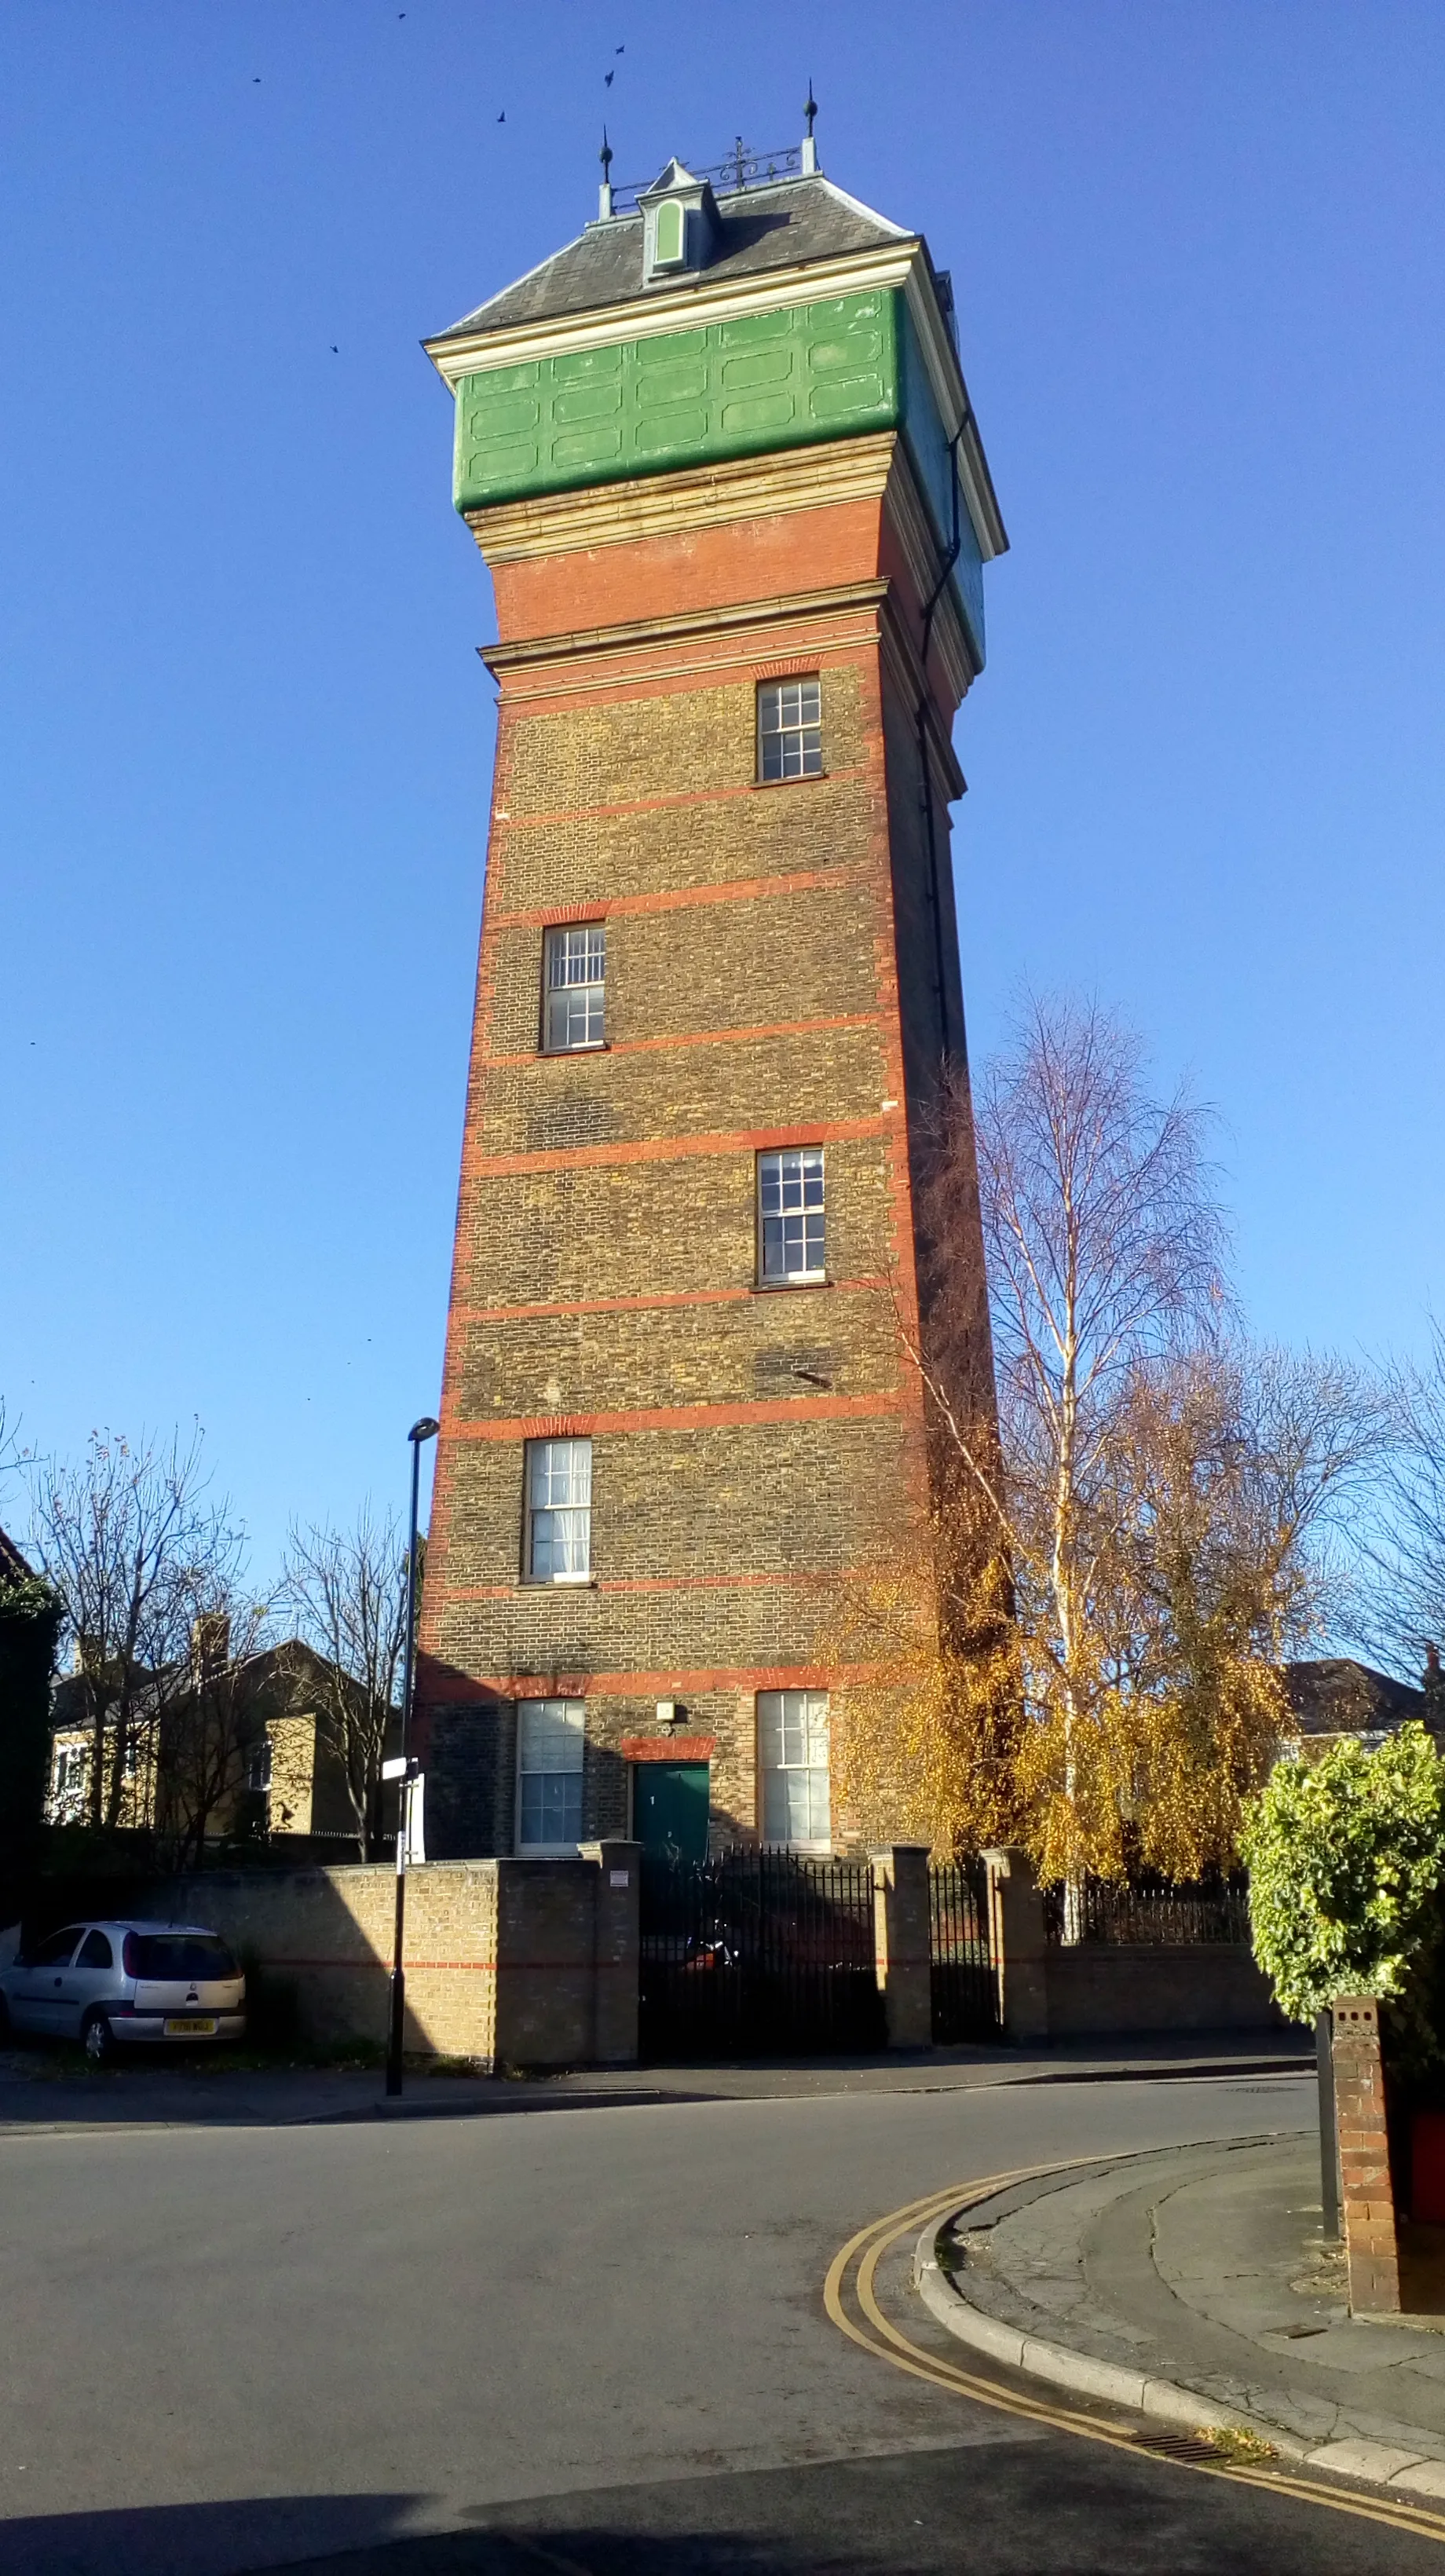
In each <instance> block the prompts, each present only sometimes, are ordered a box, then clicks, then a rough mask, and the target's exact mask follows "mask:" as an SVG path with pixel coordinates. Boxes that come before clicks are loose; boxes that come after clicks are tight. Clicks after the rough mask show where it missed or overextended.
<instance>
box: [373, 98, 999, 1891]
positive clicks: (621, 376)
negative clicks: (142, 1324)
mask: <svg viewBox="0 0 1445 2576" xmlns="http://www.w3.org/2000/svg"><path fill="white" fill-rule="evenodd" d="M777 158H778V159H779V160H780V161H781V162H782V163H783V166H784V168H785V171H786V173H787V175H784V176H782V177H778V176H777V175H776V168H775V166H774V165H770V169H769V173H768V175H767V176H765V177H764V176H760V175H759V174H758V173H757V171H756V168H755V166H754V167H750V166H749V165H748V164H747V163H745V162H744V161H742V160H739V162H738V164H737V165H736V167H735V168H734V169H732V170H730V171H728V172H727V173H725V174H723V173H716V172H715V173H713V174H712V176H711V179H709V178H707V177H701V178H700V177H697V176H695V175H694V174H693V173H692V172H690V171H688V170H686V169H684V168H683V166H682V165H681V163H679V162H677V161H671V162H669V163H668V165H667V167H666V169H665V170H664V171H663V172H662V174H661V176H660V178H659V179H658V180H657V181H656V182H655V184H654V185H653V186H651V187H650V188H646V189H643V190H641V191H639V192H638V194H637V195H636V198H635V200H630V201H628V202H627V204H626V206H625V207H624V205H623V204H622V203H621V202H619V201H617V200H615V199H614V194H613V191H612V189H611V188H610V186H608V185H607V184H606V181H605V178H604V184H603V188H602V191H601V205H600V211H599V215H598V219H597V221H596V222H594V223H590V224H588V226H587V228H586V230H585V231H584V232H583V233H582V234H581V236H580V237H579V239H577V240H576V241H573V242H571V243H569V245H568V246H567V248H566V249H564V250H562V251H559V252H558V253H557V255H556V256H555V257H554V258H552V259H549V260H547V261H545V262H544V263H543V265H542V266H541V267H540V268H538V269H535V270H533V271H532V273H531V274H530V275H529V276H527V277H525V278H523V279H522V280H521V281H520V282H519V283H518V284H517V285H515V286H512V287H508V288H507V289H506V290H505V291H504V292H503V293H501V294H499V295H496V296H494V297H493V298H492V300H491V301H490V302H489V303H487V304H484V305H482V306H481V307H480V309H479V310H478V311H477V312H475V313H472V314H469V315H468V316H467V318H466V320H465V321H462V322H459V323H457V324H456V325H455V327H454V328H453V329H451V330H449V331H444V332H442V333H441V334H440V335H439V336H438V337H437V338H436V339H434V340H431V341H429V342H428V343H427V347H428V351H429V354H430V356H431V357H432V359H433V361H434V362H435V364H436V366H437V367H438V369H439V370H440V372H441V374H442V376H443V377H444V378H445V380H446V382H447V384H448V385H449V386H450V387H451V388H452V390H453V392H454V394H455V397H456V506H457V508H458V510H459V511H460V512H461V514H462V516H463V517H464V518H465V520H466V522H467V525H468V526H469V527H470V529H471V530H472V533H473V535H474V536H475V538H476V541H477V544H478V546H479V548H480V549H481V552H482V555H483V556H484V558H485V560H486V562H487V564H488V566H489V568H490V570H491V574H492V579H493V582H494V585H495V590H496V603H497V624H498V628H499V632H500V641H499V642H498V643H497V645H496V646H495V647H493V648H492V649H490V650H489V651H487V652H486V654H485V657H484V658H485V659H486V661H487V664H488V667H489V668H490V670H491V671H492V673H493V674H494V676H495V679H496V682H497V686H498V691H499V706H498V729H497V750H496V769H495V777H494V784H493V796H492V809H491V826H490V836H489V841H488V856H487V878H486V902H485V913H484V921H483V928H482V943H481V964H480V970H479V976H478V986H477V1006H476V1020H475V1027H474V1031H473V1038H472V1057H471V1075H470V1085H469V1091H468V1099H467V1113H466V1133H465V1143H464V1147H463V1160H462V1177H461V1192H460V1201H459V1208H458V1217H457V1236H456V1257H455V1267H454V1272H453V1280H452V1292H451V1308H450V1315H449V1320H448V1330H447V1356H446V1369H445V1380H444V1392H443V1401H442V1435H441V1441H440V1445H439V1451H438V1458H437V1484H436V1495H435V1501H434V1506H433V1517H432V1531H431V1544H430V1553H429V1556H428V1562H427V1573H426V1587H425V1609H424V1621H423V1634H422V1652H423V1660H422V1665H421V1680H420V1687H419V1694H418V1699H419V1708H420V1711H421V1727H422V1739H421V1740H422V1742H423V1744H424V1746H425V1758H426V1760H427V1764H428V1771H429V1780H430V1787H429V1791H428V1838H429V1841H430V1843H431V1846H432V1848H433V1850H435V1851H438V1852H451V1853H479V1854H480V1853H489V1852H510V1851H518V1852H523V1853H526V1852H534V1853H539V1854H540V1853H546V1852H555V1851H558V1850H570V1849H571V1848H573V1847H574V1846H575V1844H576V1843H577V1841H578V1840H579V1839H591V1838H593V1837H595V1836H597V1835H600V1834H608V1833H611V1834H616V1833H626V1832H628V1831H633V1832H636V1833H637V1834H638V1835H639V1837H640V1838H641V1839H643V1840H644V1841H645V1842H647V1843H650V1844H653V1845H659V1844H661V1845H671V1846H673V1847H676V1848H680V1849H682V1850H684V1851H696V1850H700V1849H701V1848H703V1846H704V1845H705V1842H706V1839H707V1835H708V1832H709V1827H710V1829H711V1833H712V1836H713V1838H714V1840H715V1841H717V1840H722V1841H732V1840H736V1839H748V1838H752V1837H759V1838H761V1839H763V1840H765V1841H768V1842H774V1843H791V1844H793V1845H795V1846H797V1847H799V1848H804V1849H806V1848H824V1849H826V1848H829V1847H830V1846H832V1845H834V1844H837V1843H840V1842H846V1839H847V1820H846V1818H844V1817H840V1816H839V1815H838V1814H837V1813H836V1812H835V1808H836V1801H835V1799H834V1798H833V1796H832V1794H831V1790H830V1780H829V1687H830V1683H834V1684H836V1680H837V1676H836V1674H833V1673H830V1671H829V1670H828V1668H827V1662H826V1652H825V1649H824V1648H823V1647H821V1646H820V1642H819V1641H820V1638H826V1633H827V1614H828V1604H829V1593H830V1587H829V1578H830V1577H833V1576H836V1575H838V1574H840V1573H842V1572H843V1571H845V1570H846V1569H848V1568H850V1567H854V1566H858V1565H862V1564H864V1563H866V1562H867V1561H868V1560H869V1558H870V1556H872V1555H876V1553H877V1550H878V1546H879V1543H880V1540H881V1539H882V1538H883V1537H884V1536H885V1535H886V1533H887V1532H889V1531H890V1530H897V1529H898V1528H900V1527H901V1526H903V1525H904V1524H905V1522H906V1518H907V1514H908V1511H909V1507H910V1500H911V1498H912V1497H914V1496H916V1493H917V1490H918V1480H919V1478H920V1476H921V1475H922V1474H924V1473H925V1472H926V1470H925V1468H924V1463H923V1459H924V1450H923V1439H922V1412H921V1405H920V1397H919V1390H918V1386H917V1382H916V1379H915V1378H914V1376H913V1375H912V1373H911V1371H910V1369H909V1368H908V1367H907V1365H906V1364H905V1363H904V1362H903V1361H902V1360H901V1358H900V1354H899V1351H898V1347H897V1334H896V1324H895V1311H894V1304H893V1298H894V1295H895V1293H896V1294H897V1295H899V1296H901V1297H902V1299H903V1300H904V1302H905V1305H906V1304H907V1303H908V1301H910V1300H912V1299H913V1298H914V1297H915V1295H916V1290H915V1286H914V1250H915V1238H914V1217H913V1195H914V1194H913V1177H914V1175H915V1173H916V1170H917V1161H918V1146H919V1123H918V1122H919V1116H920V1112H921V1111H922V1110H924V1109H925V1108H926V1104H927V1102H928V1099H929V1095H930V1092H931V1090H932V1089H933V1087H934V1085H935V1083H936V1080H937V1075H938V1070H939V1067H940V1065H941V1063H942V1062H943V1060H944V1059H945V1058H946V1057H951V1058H952V1059H953V1060H954V1061H955V1063H958V1062H961V1060H962V1052H963V1004H962V991H961V985H960V977H959V964H958V943H957V934H956V927H955V918H954V907H953V894H952V879H951V872H950V864H949V814H948V808H949V803H950V800H951V799H953V798H955V797H957V796H958V795H959V794H960V793H961V792H962V788H963V780H962V777H961V776H960V773H959V770H958V767H957V765H956V763H955V760H954V756H953V752H952V749H951V744H950V733H951V727H952V722H953V717H954V714H955V711H956V709H957V707H958V704H959V702H960V700H961V699H962V697H963V695H964V692H965V691H966V690H967V688H968V686H969V684H970V682H971V681H972V679H973V677H974V675H975V673H976V672H977V671H978V670H979V669H980V668H981V666H982V662H983V610H982V567H983V564H984V562H985V561H986V560H987V559H988V558H989V557H990V556H992V555H995V554H998V553H999V552H1000V551H1001V550H1002V549H1003V547H1004V545H1005V543H1006V539H1005V537H1004V532H1003V527H1002V524H1001V522H1000V518H999V514H998V507H997V503H996V501H995V498H994V494H993V489H992V485H991V483H990V480H989V473H988V466H987V463H986V461H985V458H984V454H983V449H982V446H981V444H980V441H979V435H978V430H977V426H976V424H975V421H974V417H973V412H972V409H971V407H970V404H969V400H968V394H967V391H966V389H965V386H964V381H963V376H962V373H961V371H960V367H959V359H958V352H957V346H956V339H955V328H954V313H953V299H952V295H951V292H950V288H949V282H948V279H947V276H946V275H945V274H944V273H942V272H941V271H939V270H936V269H935V268H934V266H933V263H932V260H931V259H930V257H929V254H928V249H927V246H926V244H925V243H924V241H923V240H922V238H921V237H920V236H919V235H918V234H917V233H910V232H906V231H904V230H902V229H900V227H899V226H898V225H896V224H893V223H889V222H887V221H885V219H884V218H883V217H882V216H880V215H875V214H872V213H870V212H869V210H868V208H867V207H865V206H862V205H860V204H859V203H858V202H857V201H856V200H855V199H854V198H852V197H849V196H847V195H845V194H844V193H843V192H842V190H840V189H839V188H837V187H835V186H833V184H832V183H831V182H830V181H829V180H828V179H826V178H825V177H824V176H823V175H822V173H821V171H820V170H819V169H818V167H817V163H816V156H815V153H814V149H813V146H812V143H811V140H810V141H809V142H808V143H806V144H805V145H804V146H803V147H802V150H801V151H800V152H796V153H793V154H791V155H783V156H777ZM604 169H605V163H604ZM977 1272H978V1277H977V1285H978V1286H979V1288H980V1290H981V1283H982V1249H981V1246H980V1249H979V1253H978V1263H977ZM890 1283H892V1284H890ZM979 1302H980V1311H981V1297H980V1301H979ZM979 1333H980V1341H979V1349H978V1359H979V1365H980V1367H981V1368H982V1369H984V1370H987V1369H988V1367H989V1362H988V1356H987V1345H986V1326H982V1325H980V1327H979ZM990 1383H991V1380H990ZM834 1588H836V1587H834ZM820 1656H821V1657H822V1660H820Z"/></svg>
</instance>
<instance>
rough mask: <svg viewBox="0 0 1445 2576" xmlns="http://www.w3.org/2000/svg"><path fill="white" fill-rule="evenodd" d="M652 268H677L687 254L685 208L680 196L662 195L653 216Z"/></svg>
mask: <svg viewBox="0 0 1445 2576" xmlns="http://www.w3.org/2000/svg"><path fill="white" fill-rule="evenodd" d="M652 220H653V223H654V225H655V227H656V230H655V233H654V237H653V245H652V265H653V267H654V268H679V267H681V265H682V263H683V261H684V260H685V258H686V256H687V208H686V206H685V205H684V204H683V202H682V200H681V198H680V197H664V198H663V201H662V203H661V205H660V206H659V207H658V209H657V211H656V213H655V214H654V216H653V219H652Z"/></svg>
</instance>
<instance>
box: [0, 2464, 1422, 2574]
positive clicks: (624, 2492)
mask: <svg viewBox="0 0 1445 2576" xmlns="http://www.w3.org/2000/svg"><path fill="white" fill-rule="evenodd" d="M8 2483H9V2481H8V2480H7V2484H8ZM428 2518H429V2513H428V2499H426V2498H425V2497H422V2496H418V2495H407V2494H382V2495H369V2496H358V2495H346V2496H320V2495H312V2496H278V2497H270V2498H252V2499H242V2500H238V2501H235V2502H229V2503H216V2504H204V2505H202V2504H197V2505H170V2506H165V2507H154V2508H147V2507H138V2508H136V2509H134V2510H131V2511H128V2512H106V2513H90V2514H86V2513H77V2514H65V2515H50V2516H44V2517H36V2518H34V2519H32V2520H18V2521H13V2522H7V2523H4V2524H3V2525H0V2559H3V2563H4V2567H5V2570H6V2576H258V2572H259V2571H260V2570H262V2569H278V2570H279V2569H286V2570H289V2571H290V2576H545V2571H547V2570H548V2569H550V2570H552V2571H553V2576H1261V2571H1264V2570H1267V2571H1268V2576H1325V2571H1328V2576H1379V2571H1380V2570H1381V2569H1382V2568H1384V2567H1387V2566H1388V2567H1389V2568H1390V2570H1391V2576H1427V2571H1428V2576H1440V2571H1441V2569H1442V2567H1445V2554H1442V2550H1441V2547H1440V2545H1439V2544H1438V2543H1437V2542H1435V2541H1432V2540H1428V2539H1425V2538H1423V2537H1420V2536H1417V2535H1414V2534H1410V2533H1407V2532H1404V2531H1401V2530H1398V2529H1396V2530H1387V2529H1385V2528H1384V2527H1382V2525H1381V2524H1380V2523H1379V2522H1378V2521H1369V2520H1364V2519H1357V2518H1355V2517H1353V2516H1351V2515H1348V2514H1342V2513H1338V2512H1334V2511H1331V2510H1328V2509H1327V2508H1325V2507H1323V2506H1320V2505H1315V2504H1311V2503H1305V2502H1301V2501H1298V2500H1296V2499H1293V2498H1290V2497H1286V2496H1271V2495H1269V2494H1268V2493H1267V2492H1266V2491H1265V2490H1263V2489H1261V2488H1260V2487H1258V2486H1251V2485H1246V2484H1244V2483H1234V2482H1232V2481H1230V2480H1228V2479H1227V2478H1221V2477H1213V2476H1209V2477H1206V2476H1196V2475H1192V2474H1190V2473H1189V2472H1187V2471H1183V2470H1180V2469H1178V2468H1176V2467H1174V2466H1171V2465H1169V2464H1166V2463H1163V2462H1160V2461H1158V2460H1152V2459H1149V2458H1145V2457H1139V2456H1131V2455H1128V2454H1124V2453H1120V2452H1118V2451H1110V2450H1103V2449H1100V2448H1099V2447H1097V2446H1096V2445H1094V2444H1092V2443H1089V2442H1079V2441H1075V2440H1072V2439H1070V2438H1069V2437H1068V2436H1067V2435H1050V2436H1045V2437H1044V2438H1043V2439H1040V2438H1039V2436H1038V2434H1037V2433H1031V2434H1030V2436H1029V2438H1027V2439H1020V2440H1018V2441H1011V2440H1008V2439H1005V2440H1004V2441H1002V2442H1001V2443H998V2444H992V2445H990V2446H989V2448H988V2450H987V2453H986V2454H985V2453H983V2452H981V2451H980V2450H979V2449H977V2448H976V2447H973V2446H966V2447H961V2448H956V2447H954V2446H953V2445H952V2444H949V2445H946V2446H941V2447H939V2448H930V2449H928V2450H925V2451H918V2450H910V2451H905V2452H899V2453H891V2454H888V2455H887V2456H884V2457H877V2458H869V2459H851V2460H845V2461H813V2462H807V2463H799V2464H798V2465H796V2466H794V2467H789V2468H785V2469H760V2470H742V2471H735V2472H729V2471H727V2470H726V2469H724V2468H721V2467H720V2468H719V2469H717V2470H714V2471H713V2472H712V2473H711V2474H708V2475H705V2476H698V2477H690V2478H678V2479H659V2480H655V2481H652V2482H650V2483H648V2484H645V2485H641V2486H631V2487H616V2488H607V2489H601V2490H597V2489H594V2490H592V2491H590V2492H588V2493H585V2494H572V2495H564V2496H555V2495H554V2496H548V2497H542V2498H538V2499H535V2500H533V2501H529V2502H526V2503H521V2504H515V2505H509V2506H487V2507H479V2508H477V2509H476V2510H475V2511H474V2512H473V2513H472V2514H471V2515H470V2516H465V2517H464V2519H466V2520H467V2521H468V2522H469V2523H470V2525H471V2527H470V2528H468V2529H462V2530H458V2529H456V2528H452V2529H450V2530H441V2531H439V2530H432V2531H427V2530H426V2529H425V2528H424V2525H425V2523H426V2521H427V2519H428ZM432 2518H434V2516H433V2517H432ZM418 2526H422V2527H420V2528H419V2527H418Z"/></svg>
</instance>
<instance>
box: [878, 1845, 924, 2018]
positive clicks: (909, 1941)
mask: <svg viewBox="0 0 1445 2576" xmlns="http://www.w3.org/2000/svg"><path fill="white" fill-rule="evenodd" d="M869 1858H870V1860H871V1861H872V1863H873V1956H874V1965H875V1967H876V1969H877V1972H878V1983H879V1985H880V1987H881V1988H882V1992H883V2013H884V2020H885V2023H886V2027H887V2031H888V2045H889V2047H890V2048H931V2047H932V2045H933V1971H932V1966H931V1962H930V1958H929V1914H928V1847H927V1845H926V1843H890V1844H889V1845H888V1846H887V1848H886V1849H885V1850H883V1851H876V1852H870V1854H869Z"/></svg>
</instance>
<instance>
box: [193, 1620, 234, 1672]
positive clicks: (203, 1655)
mask: <svg viewBox="0 0 1445 2576" xmlns="http://www.w3.org/2000/svg"><path fill="white" fill-rule="evenodd" d="M230 1656H231V1622H230V1620H229V1619H228V1618H227V1616H226V1613H225V1611H224V1610H206V1611H203V1612H202V1614H201V1616H200V1618H199V1619H193V1620H192V1621H191V1670H192V1672H193V1674H194V1677H195V1679H196V1680H197V1681H198V1682H203V1681H206V1680H207V1679H209V1677H210V1675H211V1674H212V1673H217V1672H222V1671H224V1669H225V1666H226V1665H227V1664H228V1663H229V1661H230Z"/></svg>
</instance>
